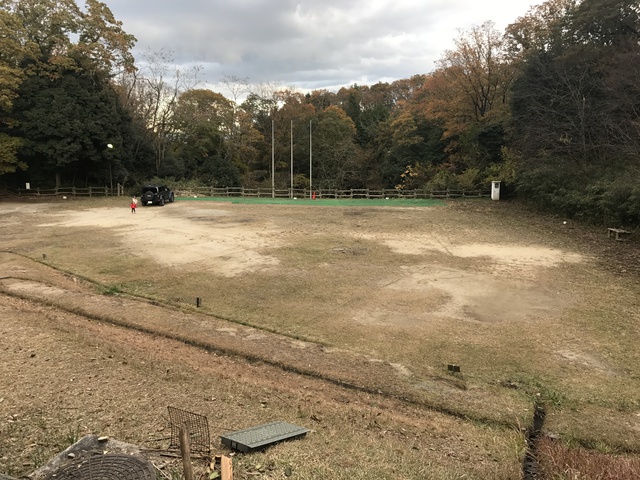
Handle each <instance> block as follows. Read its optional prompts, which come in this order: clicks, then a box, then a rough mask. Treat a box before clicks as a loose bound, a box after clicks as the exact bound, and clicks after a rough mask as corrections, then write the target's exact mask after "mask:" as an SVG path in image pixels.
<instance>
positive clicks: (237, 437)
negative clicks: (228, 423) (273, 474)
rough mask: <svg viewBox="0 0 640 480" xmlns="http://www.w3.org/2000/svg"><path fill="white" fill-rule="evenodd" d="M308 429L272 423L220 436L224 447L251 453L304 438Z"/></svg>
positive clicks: (288, 424) (285, 423) (283, 423)
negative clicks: (278, 443) (272, 445)
mask: <svg viewBox="0 0 640 480" xmlns="http://www.w3.org/2000/svg"><path fill="white" fill-rule="evenodd" d="M307 432H309V429H308V428H304V427H298V426H296V425H292V424H290V423H287V422H272V423H265V424H264V425H259V426H257V427H251V428H247V429H245V430H238V431H237V432H230V433H225V434H224V435H221V436H220V440H221V441H222V444H223V445H226V446H227V447H229V448H232V449H234V450H239V451H241V452H250V451H251V450H255V449H256V448H262V447H266V446H268V445H271V444H272V443H277V442H281V441H283V440H291V439H294V438H299V437H304V436H305V435H306V434H307Z"/></svg>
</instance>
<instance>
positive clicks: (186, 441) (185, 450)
mask: <svg viewBox="0 0 640 480" xmlns="http://www.w3.org/2000/svg"><path fill="white" fill-rule="evenodd" d="M180 452H181V453H182V467H183V469H184V480H194V479H193V469H192V468H191V439H190V438H189V429H188V428H187V427H186V426H185V425H181V426H180Z"/></svg>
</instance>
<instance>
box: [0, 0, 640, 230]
mask: <svg viewBox="0 0 640 480" xmlns="http://www.w3.org/2000/svg"><path fill="white" fill-rule="evenodd" d="M135 41H136V40H135V37H134V36H133V35H131V34H129V33H127V32H125V31H124V30H123V28H122V23H121V22H119V21H118V20H117V19H115V18H114V16H113V14H112V12H111V11H110V9H109V8H108V6H107V5H106V4H105V3H102V2H99V1H97V0H86V1H85V4H84V7H83V8H80V7H79V6H78V5H77V3H76V1H75V0H0V182H2V183H4V184H5V185H7V186H19V185H24V183H25V182H30V183H31V184H32V185H35V186H39V187H41V188H46V187H52V186H79V187H81V186H87V185H93V186H98V185H106V186H114V185H115V184H116V183H120V184H124V185H125V186H127V187H131V188H132V189H133V188H134V187H136V186H137V185H139V184H140V183H143V182H146V181H148V180H149V179H151V178H163V179H166V180H167V181H171V182H173V183H174V184H178V183H183V184H184V183H189V182H191V183H192V184H201V185H211V186H215V187H225V186H244V187H249V188H251V187H261V186H262V187H270V186H271V182H272V165H273V166H274V167H275V168H274V169H273V181H274V182H275V186H276V188H285V189H286V188H289V187H290V186H291V182H292V179H293V187H294V188H306V187H309V181H310V176H311V177H312V181H313V187H314V188H341V189H348V188H397V189H413V188H427V189H433V190H442V189H447V188H449V189H477V188H488V186H489V184H490V181H491V180H501V181H502V182H503V184H502V185H503V187H504V189H505V190H506V191H508V192H513V193H515V194H517V195H518V197H519V198H522V199H524V200H526V201H529V202H532V203H534V204H536V205H538V206H540V207H542V208H545V209H547V210H549V211H554V212H557V213H559V214H563V215H567V216H571V217H578V218H583V219H588V220H591V221H597V222H608V223H610V224H614V223H615V224H619V225H625V226H635V225H638V224H640V4H639V3H638V2H637V1H628V0H624V1H619V0H582V1H580V0H548V1H547V2H545V3H542V4H540V5H538V6H536V7H533V8H532V9H531V10H530V11H529V12H528V13H527V14H526V15H525V16H523V17H521V18H518V19H516V20H515V21H514V22H513V23H512V24H511V25H509V26H508V27H507V28H506V29H505V31H499V30H497V29H496V28H495V26H494V24H493V23H491V22H486V23H483V24H481V25H478V26H475V27H473V28H471V29H470V30H468V31H466V32H463V33H461V34H460V36H459V37H458V38H456V39H455V47H454V48H453V49H452V50H448V51H445V52H443V54H442V56H441V58H440V60H439V61H438V63H437V66H436V69H435V70H434V71H432V72H430V73H427V74H419V75H415V76H413V77H411V78H408V79H401V80H397V81H394V82H392V83H378V84H375V85H370V86H367V85H352V86H351V87H349V88H342V89H340V90H339V91H338V92H331V91H327V90H316V91H312V92H309V93H301V92H299V91H297V90H295V89H288V88H282V87H277V86H275V85H269V84H262V85H252V84H250V83H249V81H248V80H247V79H239V78H233V77H227V78H225V79H223V80H222V82H221V85H224V95H223V94H222V93H220V92H215V91H212V90H210V89H206V88H203V87H202V86H201V84H200V83H199V82H198V69H197V68H196V69H193V70H187V71H185V70H182V71H181V70H178V69H176V67H175V66H174V65H173V64H172V59H171V58H170V56H168V55H166V54H164V53H163V52H155V53H148V54H147V55H146V56H145V58H143V59H139V60H138V61H139V64H136V61H135V60H134V58H133V56H132V54H131V50H132V48H133V47H134V45H135ZM292 159H293V162H292ZM292 164H293V172H292V171H291V165H292ZM310 169H311V171H310Z"/></svg>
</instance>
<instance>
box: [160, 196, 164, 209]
mask: <svg viewBox="0 0 640 480" xmlns="http://www.w3.org/2000/svg"><path fill="white" fill-rule="evenodd" d="M160 206H161V207H162V206H164V197H160Z"/></svg>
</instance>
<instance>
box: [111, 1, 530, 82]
mask: <svg viewBox="0 0 640 480" xmlns="http://www.w3.org/2000/svg"><path fill="white" fill-rule="evenodd" d="M107 4H108V5H109V7H110V8H111V10H112V11H113V13H114V15H115V16H116V18H117V19H118V20H121V21H122V22H123V23H124V28H125V30H126V31H127V32H128V33H131V34H133V35H135V36H136V37H137V39H138V44H137V46H136V50H135V52H134V53H135V54H136V56H137V57H139V58H140V55H141V52H144V51H145V50H150V51H159V50H161V49H164V50H169V51H171V52H173V57H174V61H175V63H176V64H178V65H183V64H194V63H195V64H200V65H202V67H203V74H204V76H205V78H204V80H205V81H207V82H209V83H217V82H218V81H219V80H220V79H221V78H222V77H223V76H224V75H235V76H238V77H242V78H248V79H249V81H250V82H251V83H262V82H282V83H283V84H285V85H287V86H295V87H298V88H301V89H305V90H307V89H318V88H327V89H335V88H338V87H340V86H344V85H351V84H353V83H359V84H373V83H376V82H378V81H392V80H395V79H399V78H408V77H410V76H412V75H415V74H420V73H428V72H430V71H431V70H433V68H434V62H435V61H436V60H437V59H438V58H440V56H441V55H442V54H443V53H444V51H445V50H446V49H447V48H452V40H453V38H455V37H457V36H458V34H459V30H465V29H468V28H470V27H471V26H472V25H478V24H480V23H482V22H484V21H486V20H493V21H494V22H495V23H496V26H497V27H498V28H500V29H502V28H504V27H505V26H506V25H507V24H508V23H510V22H512V21H515V20H516V18H517V17H518V16H520V15H523V14H525V13H526V12H527V10H528V9H529V7H530V5H532V4H533V2H531V1H530V0H500V1H492V2H488V3H487V2H478V1H477V0H448V1H445V0H423V1H422V2H418V1H415V0H411V1H407V0H395V1H392V0H367V1H364V0H324V1H322V2H320V1H315V2H312V1H309V0H297V1H296V0H234V1H221V0H214V1H210V0H209V1H206V0H183V1H182V2H176V1H175V0H173V1H168V0H153V1H152V0H135V1H134V2H132V1H131V0H110V1H108V2H107Z"/></svg>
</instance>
